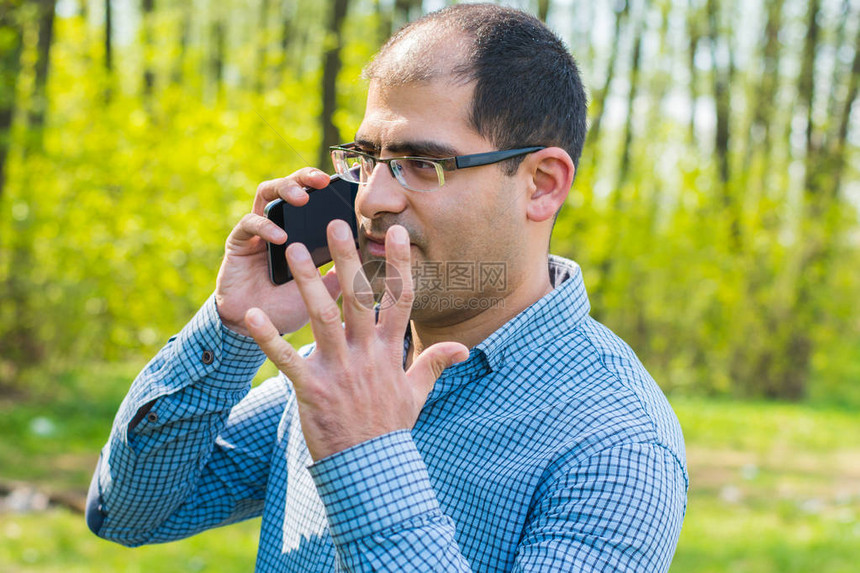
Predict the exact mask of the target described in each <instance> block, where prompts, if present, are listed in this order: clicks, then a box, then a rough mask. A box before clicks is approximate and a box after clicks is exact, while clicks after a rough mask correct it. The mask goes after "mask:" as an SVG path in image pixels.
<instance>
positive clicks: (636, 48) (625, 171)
mask: <svg viewBox="0 0 860 573" xmlns="http://www.w3.org/2000/svg"><path fill="white" fill-rule="evenodd" d="M644 26H645V24H644V23H642V24H640V25H639V26H637V27H636V32H635V34H636V36H635V39H634V40H633V57H632V58H631V61H630V92H629V93H628V94H627V117H626V118H625V120H624V143H623V147H622V148H621V164H620V166H619V168H618V183H617V184H616V186H615V192H614V193H615V201H614V203H615V210H616V211H617V209H618V207H619V206H620V204H621V195H622V188H623V186H624V184H625V183H626V182H627V178H628V176H629V174H630V153H631V150H630V148H631V147H632V145H633V120H634V117H633V116H634V112H635V110H634V104H635V101H636V97H637V96H638V95H639V67H640V64H641V59H642V36H643V35H644V34H643V30H642V29H643V28H644Z"/></svg>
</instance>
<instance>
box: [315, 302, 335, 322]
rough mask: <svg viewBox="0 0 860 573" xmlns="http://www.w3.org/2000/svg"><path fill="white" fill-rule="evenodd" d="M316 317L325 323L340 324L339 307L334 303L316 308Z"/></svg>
mask: <svg viewBox="0 0 860 573" xmlns="http://www.w3.org/2000/svg"><path fill="white" fill-rule="evenodd" d="M316 318H317V320H319V321H320V322H321V323H323V324H326V325H335V324H340V309H339V308H338V307H337V305H334V304H332V305H325V306H324V307H322V308H319V309H317V311H316Z"/></svg>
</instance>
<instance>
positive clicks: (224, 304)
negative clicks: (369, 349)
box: [215, 167, 340, 334]
mask: <svg viewBox="0 0 860 573" xmlns="http://www.w3.org/2000/svg"><path fill="white" fill-rule="evenodd" d="M330 182H331V178H330V177H329V176H328V175H326V174H325V173H323V172H322V171H319V170H318V169H313V168H310V167H306V168H304V169H300V170H298V171H296V172H295V173H293V174H291V175H289V176H287V177H279V178H277V179H272V180H270V181H264V182H263V183H261V184H260V185H259V186H258V187H257V192H256V194H255V197H254V203H253V207H252V209H251V212H250V213H248V214H246V215H245V216H244V217H242V219H241V220H240V221H238V222H237V223H236V225H235V227H233V230H232V232H231V233H230V236H229V237H228V238H227V241H226V245H225V250H224V258H223V260H222V262H221V267H220V269H219V270H218V279H217V281H216V283H215V304H216V307H217V310H218V315H219V316H220V318H221V321H222V323H223V324H224V326H226V327H227V328H229V329H230V330H233V331H235V332H238V333H240V334H248V331H247V328H246V325H245V313H246V312H247V311H248V309H249V308H252V307H257V308H260V309H263V310H264V311H265V312H266V314H268V315H269V316H270V317H271V319H272V321H273V322H274V324H275V326H276V328H277V329H278V331H279V332H281V333H284V334H285V333H288V332H295V331H296V330H298V329H300V328H301V327H302V326H304V325H305V324H307V321H308V313H307V309H306V308H305V304H304V301H303V299H302V296H301V294H300V293H299V290H298V288H296V284H295V283H294V282H290V283H288V284H286V285H283V286H278V285H275V284H272V281H271V279H270V277H269V272H268V253H267V251H268V245H267V243H270V242H271V243H275V244H277V243H280V242H283V241H284V240H287V239H288V237H287V233H286V232H285V231H284V230H283V229H281V228H279V227H278V226H277V225H275V224H274V223H273V222H272V221H270V220H269V219H267V218H266V216H265V208H266V205H267V204H269V203H271V202H272V201H273V200H275V199H279V198H280V199H283V200H285V201H286V202H288V203H289V204H290V205H292V206H294V207H300V206H301V207H304V206H305V205H306V204H307V203H308V202H309V199H310V198H311V195H313V194H314V193H315V192H316V191H311V192H307V190H312V189H320V188H323V187H325V186H326V185H328V184H329V183H330ZM283 260H284V258H283V255H282V256H281V261H283ZM323 284H325V286H326V288H327V289H328V291H329V293H330V294H331V296H332V297H337V296H338V294H339V293H340V284H339V282H338V279H337V277H336V276H335V275H334V273H332V274H331V275H329V276H324V277H323Z"/></svg>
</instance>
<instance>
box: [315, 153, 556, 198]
mask: <svg viewBox="0 0 860 573" xmlns="http://www.w3.org/2000/svg"><path fill="white" fill-rule="evenodd" d="M330 149H331V160H332V163H334V169H335V171H337V173H338V174H340V176H341V177H342V178H343V179H346V180H347V181H351V182H353V183H359V184H362V185H364V184H366V183H367V181H368V179H370V175H371V174H372V173H373V170H374V168H375V167H376V166H377V165H378V164H379V163H385V164H387V165H388V169H389V170H390V171H391V175H393V176H394V178H395V179H397V181H398V183H400V184H401V185H403V186H404V187H406V188H407V189H409V190H411V191H422V192H423V191H435V190H436V189H438V188H439V187H441V186H443V185H445V172H446V171H454V170H455V169H467V168H469V167H478V166H480V165H490V164H493V163H498V162H500V161H504V160H505V159H511V158H513V157H519V156H520V155H526V154H528V153H534V152H535V151H540V150H541V149H544V148H543V147H522V148H520V149H506V150H504V151H489V152H487V153H475V154H472V155H458V156H456V157H443V158H431V157H388V158H386V159H383V158H381V157H376V156H374V155H371V154H369V153H364V152H363V151H359V150H358V149H356V144H355V143H354V142H353V143H345V144H343V145H334V146H332V147H331V148H330Z"/></svg>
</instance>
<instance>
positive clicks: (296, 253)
mask: <svg viewBox="0 0 860 573" xmlns="http://www.w3.org/2000/svg"><path fill="white" fill-rule="evenodd" d="M296 245H297V246H295V247H292V248H290V249H289V252H290V258H291V259H293V260H294V261H296V262H302V261H307V260H309V259H310V258H311V255H310V253H308V250H307V248H306V247H305V246H304V245H302V244H301V243H296Z"/></svg>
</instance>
